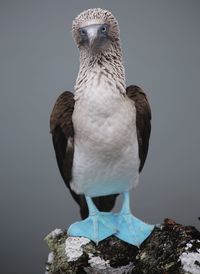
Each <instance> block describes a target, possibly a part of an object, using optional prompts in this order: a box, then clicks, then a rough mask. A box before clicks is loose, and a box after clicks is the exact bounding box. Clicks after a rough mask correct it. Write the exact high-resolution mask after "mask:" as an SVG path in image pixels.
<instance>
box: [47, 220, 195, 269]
mask: <svg viewBox="0 0 200 274" xmlns="http://www.w3.org/2000/svg"><path fill="white" fill-rule="evenodd" d="M45 240H46V242H47V244H48V246H49V248H50V250H51V253H50V254H49V256H48V261H47V263H46V272H45V274H66V273H71V274H75V273H80V274H81V273H105V274H107V273H113V274H117V273H133V274H200V232H199V231H198V230H197V229H195V228H194V227H192V226H183V225H180V224H177V223H176V222H174V221H173V220H169V219H166V220H165V221H164V224H163V225H161V226H160V227H156V228H155V229H154V230H153V232H152V233H151V235H150V236H149V237H148V238H147V239H146V240H145V242H143V243H142V245H141V246H140V248H139V249H138V248H137V247H135V246H132V245H130V244H127V243H125V242H123V241H121V240H119V239H117V238H116V237H114V236H112V237H109V238H107V239H106V240H104V241H102V242H100V243H99V245H96V244H95V243H93V242H92V241H90V240H89V239H87V238H83V237H69V236H68V235H67V233H66V231H62V230H61V229H55V230H54V231H53V232H51V233H50V234H49V235H47V236H46V238H45Z"/></svg>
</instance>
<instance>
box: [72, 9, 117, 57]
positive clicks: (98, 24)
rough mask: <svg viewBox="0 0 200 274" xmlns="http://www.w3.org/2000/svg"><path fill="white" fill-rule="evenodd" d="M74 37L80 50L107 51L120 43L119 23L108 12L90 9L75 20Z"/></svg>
mask: <svg viewBox="0 0 200 274" xmlns="http://www.w3.org/2000/svg"><path fill="white" fill-rule="evenodd" d="M72 35H73V37H74V40H75V42H76V44H77V46H78V48H79V49H80V50H81V49H86V50H88V51H90V52H95V53H96V52H98V51H102V50H104V51H105V50H106V49H107V48H109V46H110V45H111V44H112V43H117V42H119V27H118V22H117V20H116V19H115V17H114V16H113V15H112V13H111V12H109V11H107V10H102V9H100V8H95V9H88V10H86V11H83V12H82V13H80V14H79V15H78V16H77V17H76V18H75V19H74V21H73V24H72Z"/></svg>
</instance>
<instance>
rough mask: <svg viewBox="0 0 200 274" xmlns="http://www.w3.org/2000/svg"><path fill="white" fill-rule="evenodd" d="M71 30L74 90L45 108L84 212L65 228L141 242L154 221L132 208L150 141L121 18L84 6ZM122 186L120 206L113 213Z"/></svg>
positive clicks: (63, 168)
mask: <svg viewBox="0 0 200 274" xmlns="http://www.w3.org/2000/svg"><path fill="white" fill-rule="evenodd" d="M72 36H73V39H74V41H75V44H76V46H77V48H78V51H79V55H80V67H79V72H78V76H77V79H76V83H75V86H74V91H73V92H70V91H65V92H63V93H62V94H61V95H60V96H59V97H58V99H57V101H56V103H55V105H54V107H53V110H52V113H51V116H50V132H51V134H52V141H53V146H54V150H55V155H56V159H57V164H58V167H59V170H60V173H61V176H62V178H63V180H64V182H65V184H66V186H67V187H68V188H69V191H70V193H71V195H72V197H73V198H74V199H75V201H76V202H77V203H78V204H79V206H80V213H81V216H82V219H83V220H82V221H78V222H75V223H73V224H71V225H70V227H69V228H68V234H69V235H70V236H74V237H76V236H77V237H78V236H80V237H81V236H82V237H87V238H89V239H91V240H92V241H94V242H95V243H96V244H98V243H99V242H100V241H102V240H104V239H106V238H107V237H109V236H111V235H114V236H116V237H118V238H119V239H121V240H122V241H125V242H127V243H129V244H132V245H135V246H139V245H140V244H141V243H142V242H143V241H144V240H145V239H146V238H147V237H148V236H149V235H150V234H151V232H152V230H153V229H154V225H151V224H147V223H145V222H143V221H142V220H140V219H138V218H136V217H135V216H134V215H133V214H132V212H131V209H130V191H131V190H132V189H133V188H135V187H136V186H137V185H138V182H139V174H140V172H141V171H142V169H143V166H144V163H145V160H146V157H147V153H148V147H149V138H150V133H151V108H150V105H149V102H148V98H147V95H146V94H145V92H144V91H143V90H142V89H141V88H140V87H138V86H136V85H130V86H128V87H126V80H125V69H124V64H123V55H122V47H121V42H120V30H119V24H118V21H117V19H116V18H115V17H114V15H113V14H112V13H111V12H110V11H108V10H104V9H101V8H93V9H88V10H85V11H83V12H81V13H80V14H79V15H78V16H77V17H76V18H75V19H74V20H73V22H72ZM120 194H122V195H123V204H122V208H121V210H120V212H118V213H114V212H112V209H113V207H114V204H115V201H116V198H117V196H118V195H120Z"/></svg>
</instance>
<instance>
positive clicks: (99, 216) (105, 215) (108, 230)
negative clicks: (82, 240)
mask: <svg viewBox="0 0 200 274" xmlns="http://www.w3.org/2000/svg"><path fill="white" fill-rule="evenodd" d="M115 233H116V227H115V220H114V216H113V214H112V213H109V212H96V213H95V214H94V215H89V217H88V218H86V219H85V220H83V221H81V222H76V223H74V224H72V225H71V226H70V227H69V229H68V234H69V235H70V236H82V237H86V238H88V239H90V240H92V241H94V242H95V243H96V244H98V243H99V242H100V241H102V240H104V239H106V238H107V237H109V236H111V235H113V234H115Z"/></svg>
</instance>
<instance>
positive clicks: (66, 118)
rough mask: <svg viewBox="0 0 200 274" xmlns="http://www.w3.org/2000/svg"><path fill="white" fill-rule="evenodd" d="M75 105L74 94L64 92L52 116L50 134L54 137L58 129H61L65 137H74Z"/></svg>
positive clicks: (56, 103)
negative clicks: (73, 116)
mask: <svg viewBox="0 0 200 274" xmlns="http://www.w3.org/2000/svg"><path fill="white" fill-rule="evenodd" d="M74 104H75V100H74V94H73V93H72V92H70V91H65V92H63V93H62V94H61V95H60V96H59V97H58V98H57V100H56V102H55V105H54V107H53V110H52V112H51V115H50V132H51V133H52V135H53V134H54V133H55V131H56V128H57V127H60V128H61V129H62V132H63V133H64V134H65V135H67V136H72V135H73V132H72V131H73V125H72V114H73V111H74Z"/></svg>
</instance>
